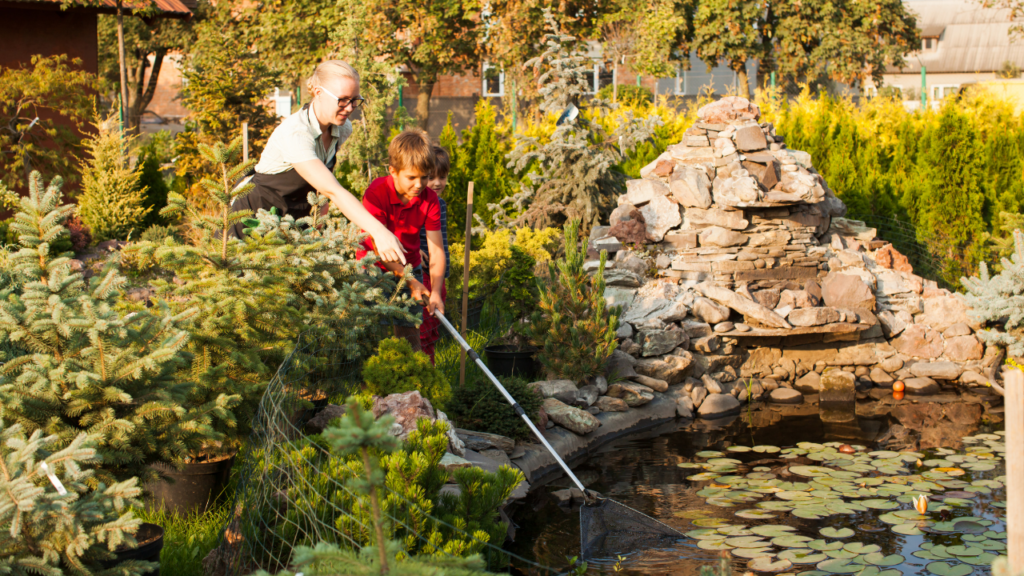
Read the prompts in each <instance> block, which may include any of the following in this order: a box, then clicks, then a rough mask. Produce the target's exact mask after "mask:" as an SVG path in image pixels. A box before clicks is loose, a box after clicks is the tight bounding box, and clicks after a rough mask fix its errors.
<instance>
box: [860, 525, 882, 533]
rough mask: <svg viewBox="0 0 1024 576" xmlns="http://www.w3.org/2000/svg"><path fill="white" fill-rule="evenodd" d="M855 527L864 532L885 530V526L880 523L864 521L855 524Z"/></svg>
mask: <svg viewBox="0 0 1024 576" xmlns="http://www.w3.org/2000/svg"><path fill="white" fill-rule="evenodd" d="M857 528H860V529H861V530H863V531H864V532H885V526H882V525H881V524H873V523H865V524H861V525H860V526H857Z"/></svg>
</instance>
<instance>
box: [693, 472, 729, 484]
mask: <svg viewBox="0 0 1024 576" xmlns="http://www.w3.org/2000/svg"><path fill="white" fill-rule="evenodd" d="M719 476H721V474H715V473H714V472H701V473H700V474H694V475H692V476H687V477H686V479H687V480H693V481H694V482H703V481H704V480H714V479H715V478H718V477H719Z"/></svg>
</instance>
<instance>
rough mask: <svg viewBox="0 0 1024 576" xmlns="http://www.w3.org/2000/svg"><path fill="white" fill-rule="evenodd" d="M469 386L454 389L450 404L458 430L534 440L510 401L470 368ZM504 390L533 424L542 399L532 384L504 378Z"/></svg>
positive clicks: (476, 371) (468, 368) (521, 380)
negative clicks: (463, 429)
mask: <svg viewBox="0 0 1024 576" xmlns="http://www.w3.org/2000/svg"><path fill="white" fill-rule="evenodd" d="M466 372H467V373H466V379H467V382H466V385H465V386H463V387H455V389H454V390H453V391H452V399H451V401H450V402H449V403H448V411H447V412H446V413H447V414H448V417H449V418H451V420H452V422H454V423H455V424H456V425H457V426H458V427H459V428H465V429H466V430H476V431H477V432H488V433H491V434H498V435H501V436H507V437H509V438H514V439H516V440H529V439H531V438H533V433H532V432H531V431H530V429H529V427H527V426H526V423H525V422H523V419H522V418H520V417H519V415H518V414H516V412H515V410H514V409H513V408H512V406H510V405H509V403H508V400H506V399H505V397H504V396H502V394H501V392H499V391H498V389H497V388H496V387H495V386H494V384H492V383H491V381H490V380H488V379H487V377H486V376H484V374H483V373H482V372H481V371H480V369H479V368H477V367H475V366H467V370H466ZM501 384H502V386H504V387H505V389H506V390H508V393H509V394H511V395H512V397H513V398H515V399H516V402H518V403H519V405H520V406H522V407H523V410H524V411H526V415H527V416H529V417H530V419H531V420H533V421H534V422H536V421H537V415H538V413H539V411H540V406H541V404H542V403H543V399H542V398H541V397H540V395H538V394H537V393H536V392H535V391H534V390H533V389H532V388H530V386H529V383H528V382H527V381H526V380H525V379H523V378H519V377H513V378H505V379H502V381H501Z"/></svg>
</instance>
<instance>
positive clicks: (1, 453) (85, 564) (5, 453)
mask: <svg viewBox="0 0 1024 576" xmlns="http://www.w3.org/2000/svg"><path fill="white" fill-rule="evenodd" d="M94 441H95V437H93V436H89V435H87V434H84V433H83V434H79V435H78V436H76V437H75V438H74V439H72V440H71V441H70V442H65V441H63V440H61V439H60V438H58V437H57V436H56V435H50V436H44V435H43V431H42V430H38V429H37V430H34V431H32V433H31V434H27V435H26V433H25V428H24V427H23V426H22V425H20V424H14V425H11V426H7V427H5V423H4V421H3V420H0V468H2V469H3V474H0V525H2V526H4V529H3V530H0V550H3V554H2V555H0V574H16V575H20V574H44V575H47V576H60V575H61V574H81V575H86V576H88V575H91V574H97V575H101V574H114V573H115V572H114V570H104V569H103V568H102V567H101V565H100V562H101V561H103V560H109V559H112V558H113V557H114V553H113V550H114V549H115V548H117V547H118V546H119V545H122V544H124V545H127V546H129V547H132V546H135V544H136V542H135V537H134V534H135V533H136V531H138V529H139V526H140V525H141V524H142V521H141V520H139V519H138V518H135V517H134V515H133V513H132V507H133V506H140V505H141V503H140V502H139V501H138V500H137V498H138V497H139V496H140V495H141V493H142V490H141V489H140V488H139V486H138V479H137V478H129V479H127V480H124V481H121V482H115V483H113V484H111V485H109V486H108V485H107V484H105V483H104V482H102V481H99V480H98V479H97V478H96V477H95V475H94V471H93V470H92V469H91V468H90V466H91V465H94V464H97V463H98V461H99V459H98V458H97V454H96V450H95V448H94ZM44 463H45V465H46V466H47V468H48V470H49V472H51V473H53V474H54V476H55V477H56V478H57V480H58V482H59V483H60V484H61V485H62V487H63V489H64V490H66V494H61V493H60V492H59V491H58V490H57V488H56V486H55V485H54V484H52V483H51V480H50V479H49V478H47V475H46V473H45V472H44V471H43V470H42V469H41V465H42V464H44ZM156 567H157V564H156V563H154V562H144V561H140V560H129V561H125V562H122V563H120V564H118V565H117V568H116V573H117V574H119V575H121V576H138V575H141V574H142V573H144V572H149V571H150V570H151V569H153V568H156Z"/></svg>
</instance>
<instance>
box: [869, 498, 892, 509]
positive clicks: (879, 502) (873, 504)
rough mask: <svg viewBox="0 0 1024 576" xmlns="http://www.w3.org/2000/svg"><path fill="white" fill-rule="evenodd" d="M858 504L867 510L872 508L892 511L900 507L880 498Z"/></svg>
mask: <svg viewBox="0 0 1024 576" xmlns="http://www.w3.org/2000/svg"><path fill="white" fill-rule="evenodd" d="M860 503H861V504H863V505H864V506H867V507H868V508H873V509H875V510H894V509H896V508H899V507H900V505H899V504H897V503H895V502H892V501H891V500H883V499H881V498H872V499H870V500H861V501H860Z"/></svg>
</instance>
